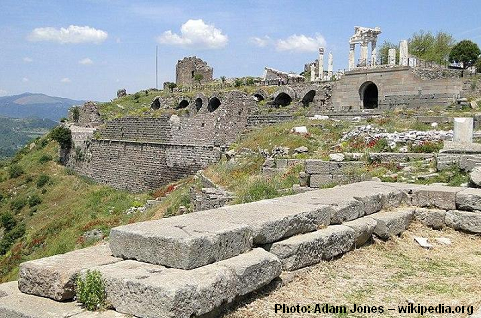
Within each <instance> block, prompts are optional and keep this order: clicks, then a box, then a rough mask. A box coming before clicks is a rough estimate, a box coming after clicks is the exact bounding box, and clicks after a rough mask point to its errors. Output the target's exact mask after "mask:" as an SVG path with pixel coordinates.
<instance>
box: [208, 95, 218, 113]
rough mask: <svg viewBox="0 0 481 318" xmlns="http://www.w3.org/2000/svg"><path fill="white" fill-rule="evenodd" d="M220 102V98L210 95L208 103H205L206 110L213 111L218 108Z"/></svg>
mask: <svg viewBox="0 0 481 318" xmlns="http://www.w3.org/2000/svg"><path fill="white" fill-rule="evenodd" d="M220 104H221V103H220V100H219V99H218V98H217V97H211V98H210V99H209V104H208V105H207V110H208V111H210V112H213V111H215V110H216V109H217V108H219V106H220Z"/></svg>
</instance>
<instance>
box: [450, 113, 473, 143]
mask: <svg viewBox="0 0 481 318" xmlns="http://www.w3.org/2000/svg"><path fill="white" fill-rule="evenodd" d="M473 127H474V125H473V118H472V117H469V118H467V117H466V118H454V137H453V141H454V142H459V143H471V142H473Z"/></svg>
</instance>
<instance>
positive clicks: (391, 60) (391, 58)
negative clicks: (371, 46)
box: [387, 49, 396, 65]
mask: <svg viewBox="0 0 481 318" xmlns="http://www.w3.org/2000/svg"><path fill="white" fill-rule="evenodd" d="M387 54H388V58H387V64H389V65H396V49H389V51H388V53H387Z"/></svg>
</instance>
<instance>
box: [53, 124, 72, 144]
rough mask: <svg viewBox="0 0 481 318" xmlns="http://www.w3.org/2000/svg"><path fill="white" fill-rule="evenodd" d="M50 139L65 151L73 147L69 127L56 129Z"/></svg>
mask: <svg viewBox="0 0 481 318" xmlns="http://www.w3.org/2000/svg"><path fill="white" fill-rule="evenodd" d="M50 137H52V139H53V140H55V141H56V142H58V143H59V144H60V147H62V148H63V149H69V148H70V147H71V146H72V132H71V131H70V129H68V128H67V127H64V126H58V127H55V128H54V129H53V130H52V131H51V132H50Z"/></svg>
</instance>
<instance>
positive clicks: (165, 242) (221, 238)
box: [110, 214, 252, 269]
mask: <svg viewBox="0 0 481 318" xmlns="http://www.w3.org/2000/svg"><path fill="white" fill-rule="evenodd" d="M193 216H194V214H187V215H181V216H175V217H171V218H164V219H161V220H155V221H148V222H140V223H135V224H129V225H124V226H120V227H116V228H113V229H112V230H111V232H110V248H111V250H112V253H113V254H114V255H115V256H117V257H122V258H124V259H135V260H139V261H142V262H147V263H152V264H159V265H164V266H168V267H174V268H182V269H192V268H196V267H200V266H204V265H207V264H210V263H213V262H216V261H221V260H224V259H227V258H230V257H234V256H236V255H239V254H241V253H244V252H246V251H248V250H250V248H251V246H252V231H251V229H250V227H249V226H247V225H239V224H233V223H227V222H221V221H219V220H212V219H198V218H196V217H193Z"/></svg>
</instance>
